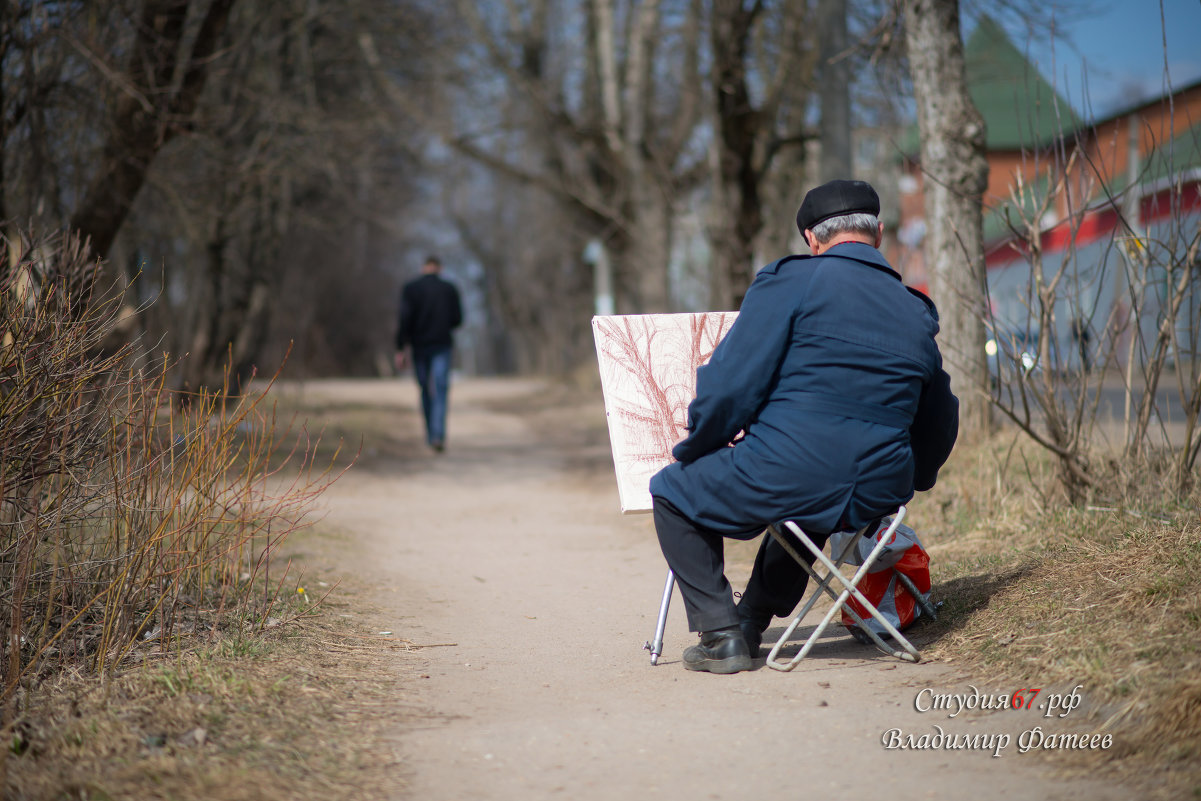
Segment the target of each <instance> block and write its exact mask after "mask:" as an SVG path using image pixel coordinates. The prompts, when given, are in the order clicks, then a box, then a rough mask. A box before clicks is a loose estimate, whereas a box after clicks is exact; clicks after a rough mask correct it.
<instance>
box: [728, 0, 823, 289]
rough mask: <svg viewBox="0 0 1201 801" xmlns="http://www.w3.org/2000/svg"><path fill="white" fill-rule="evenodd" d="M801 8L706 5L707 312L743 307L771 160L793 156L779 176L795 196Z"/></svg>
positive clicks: (802, 90)
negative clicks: (709, 139) (710, 193)
mask: <svg viewBox="0 0 1201 801" xmlns="http://www.w3.org/2000/svg"><path fill="white" fill-rule="evenodd" d="M807 8H808V4H807V3H805V2H792V1H786V2H780V3H771V4H769V3H765V2H762V0H755V1H754V2H750V3H747V2H744V0H713V3H712V8H711V12H710V14H711V16H710V19H709V47H710V49H711V51H712V61H713V67H712V77H711V79H710V91H711V92H712V97H713V110H714V115H713V128H714V132H715V135H714V137H713V145H712V150H713V156H712V161H713V163H714V165H715V166H714V168H713V186H714V198H713V202H712V203H711V205H710V213H709V224H708V233H709V236H710V240H711V241H710V244H711V247H712V251H713V263H712V265H711V284H712V286H711V299H710V304H709V306H710V308H713V309H735V308H737V307H738V306H739V304H740V303H741V300H742V296H743V294H744V293H745V292H746V288H747V286H749V284H750V281H751V278H753V276H754V267H755V264H754V256H755V250H756V245H757V244H758V240H759V236H760V233H761V231H762V230H763V227H764V194H765V192H767V191H768V184H769V183H770V182H771V181H772V180H773V176H772V169H773V166H774V165H775V164H776V158H777V156H778V155H780V153H781V151H784V150H787V151H789V152H790V153H792V154H793V155H794V156H795V158H794V159H793V160H792V164H791V167H792V169H790V170H788V171H787V174H786V175H784V176H783V180H785V181H787V182H788V183H790V184H792V185H793V189H794V191H795V188H796V187H795V184H796V178H797V175H798V174H799V168H800V166H801V162H802V161H803V155H804V150H803V147H802V146H803V144H804V142H805V141H806V139H808V138H812V136H813V134H811V133H809V132H807V131H806V126H805V122H804V108H805V105H806V102H807V100H808V98H809V87H810V85H811V82H812V76H813V69H814V63H815V61H816V59H815V55H814V47H813V43H812V38H813V34H812V30H813V27H812V25H810V24H808V23H809V22H810V19H809V18H808V17H807V15H806V11H807ZM843 90H844V91H845V87H843ZM824 122H825V121H824V120H823V124H824Z"/></svg>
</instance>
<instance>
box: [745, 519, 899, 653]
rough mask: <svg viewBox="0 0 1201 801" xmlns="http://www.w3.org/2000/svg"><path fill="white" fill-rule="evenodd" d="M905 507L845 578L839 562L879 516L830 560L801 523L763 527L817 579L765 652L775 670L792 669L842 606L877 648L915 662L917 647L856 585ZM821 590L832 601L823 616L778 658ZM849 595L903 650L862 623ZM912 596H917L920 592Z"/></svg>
mask: <svg viewBox="0 0 1201 801" xmlns="http://www.w3.org/2000/svg"><path fill="white" fill-rule="evenodd" d="M905 511H906V510H905V507H904V506H901V507H899V508H898V509H897V511H896V514H894V515H893V518H892V523H891V524H890V525H889V526H888V528H887V529H886V530H885V531H884V532H883V533H882V534H880V535H879V536H878V537H877V538H876V540H877V542H876V544H875V546H874V547H873V548H872V550H871V553H869V554H868V556H867V558H866V559H864V560H863V564H861V565H860V566H859V569H858V570H856V571H855V575H854V576H852V577H851V578H849V579H848V578H847V577H846V576H844V575H843V574H842V571H841V570H840V569H839V568H841V567H842V565H843V564H844V563H845V562H847V561H848V560H849V559H851V558H852V557H853V556H855V555H856V554H858V551H859V548H858V546H859V541H860V540H861V539H862V538H863V537H865V536H872V535H875V534H876V532H877V530H878V528H879V524H880V520H874V521H872V522H871V523H869V524H868V525H866V526H864V527H863V528H861V529H859V530H858V531H857V532H855V535H854V536H853V537H849V538H848V539H847V542H846V544H845V545H844V546H843V548H842V552H841V553H840V554H838V556H837V559H836V560H835V561H830V559H829V558H828V557H827V556H826V555H825V554H823V553H822V549H821V548H819V547H817V546H816V545H814V544H813V540H811V539H809V535H807V534H806V533H805V532H804V530H802V529H801V527H800V526H798V525H797V524H796V523H794V522H793V521H791V520H786V521H784V522H783V523H782V524H780V526H769V527H768V529H767V530H768V533H769V534H770V536H772V537H775V539H776V542H778V543H779V544H780V546H781V547H782V548H783V549H784V550H785V552H787V553H788V555H789V556H791V557H792V558H793V559H795V560H796V561H797V562H798V563H800V565H801V567H803V568H804V569H805V572H807V573H808V574H809V575H810V576H811V577H812V578H813V580H814V581H816V582H817V587H816V588H815V589H814V591H813V593H812V594H811V595H810V596H809V600H808V601H806V602H805V605H804V606H803V607H801V611H800V613H799V614H797V616H796V617H795V618H793V619H792V622H791V623H789V624H788V628H786V629H785V630H784V633H783V634H781V635H780V639H779V640H777V641H776V644H775V646H773V647H772V649H771V653H770V654H768V657H767V665H768V667H771V668H774V669H776V670H792V669H793V668H794V667H796V665H797V663H798V662H800V661H801V660H802V659H804V658H805V657H806V656H807V655H808V654H809V651H810V650H811V649H812V648H813V645H814V643H816V642H817V640H818V638H819V637H821V635H822V632H824V631H825V630H826V627H827V626H828V625H830V621H832V620H833V619H834V616H835V615H837V614H838V613H839V611H841V610H843V609H845V610H846V611H847V612H848V613H849V614H850V615H851V617H853V618H854V619H855V622H856V623H858V624H860V625H859V630H860V631H862V632H863V633H864V634H866V635H867V636H868V637H870V638H871V640H872V641H873V642H874V643H875V644H876V645H877V646H878V647H879V648H880V650H882V651H884V653H886V654H890V655H891V656H895V657H896V658H898V659H904V660H906V661H909V662H917V661H918V660H919V659H920V658H921V657H920V655H919V654H918V652H917V649H916V648H914V647H913V644H912V643H911V642H909V640H907V639H906V638H905V637H903V636H902V635H901V632H899V631H897V629H896V627H895V626H893V625H892V623H891V622H889V620H888V619H887V618H886V617H884V615H882V614H881V613H880V611H879V610H878V609H876V607H875V605H874V604H873V603H871V602H870V601H869V600H868V599H867V598H866V597H864V595H863V593H861V592H860V591H859V588H858V587H859V582H860V581H861V580H862V579H863V577H864V576H866V575H867V574H868V573H869V572H870V571H871V567H872V564H873V563H874V562H875V561H876V557H878V556H879V555H880V553H881V552H882V551H883V550H884V548H885V546H887V545H888V543H889V541H890V540H891V539H892V535H893V533H894V532H896V530H897V526H899V525H900V524H901V520H902V519H904V517H905ZM781 527H783V528H784V529H787V530H788V531H789V532H790V533H791V534H792V535H793V536H795V537H796V539H797V541H798V542H800V543H801V544H802V545H803V546H805V548H806V549H807V550H808V551H809V552H810V553H811V554H813V556H814V558H815V564H814V565H812V566H811V565H810V564H809V563H808V562H807V561H806V560H805V559H804V558H803V557H802V556H801V554H799V553H798V552H797V550H796V549H795V548H794V547H793V546H792V543H790V542H789V541H788V538H787V537H785V536H784V534H783V533H782V532H781V531H780V528H781ZM831 555H833V554H831ZM818 563H820V565H821V567H824V568H825V570H826V573H825V575H821V574H820V573H818V568H817V564H818ZM852 564H853V562H852ZM898 575H900V574H898ZM834 581H838V582H841V583H842V585H843V589H842V592H841V593H835V591H834V590H833V589H832V588H831V586H830V585H831V583H832V582H834ZM823 592H824V593H825V594H826V595H829V596H830V597H831V598H833V599H834V604H833V605H832V606H831V607H830V609H829V611H827V612H826V616H825V617H824V618H822V621H821V623H819V624H818V626H817V628H815V629H814V630H813V631H812V632H811V633H810V634H809V637H808V639H806V640H805V644H804V645H803V646H801V650H800V651H798V652H797V654H796V655H795V656H794V657H793V658H792V659H791V660H790V661H788V662H781V661H779V660H778V659H777V656H778V655H779V653H780V649H781V648H782V647H784V643H786V642H788V638H789V637H791V636H792V633H793V632H794V631H796V628H797V626H799V625H800V623H801V620H803V619H804V617H805V616H806V615H807V614H809V611H810V610H811V609H812V608H813V606H814V604H816V603H817V600H818V598H820V597H821V595H822V593H823ZM852 597H854V599H855V600H856V601H858V602H859V603H860V604H861V605H862V606H863V608H864V609H865V610H866V611H867V612H868V614H870V615H871V616H872V617H874V618H875V619H876V620H877V621H879V622H880V624H881V625H882V626H883V627H884V630H885V631H887V632H888V634H889V635H890V636H891V637H892V638H893V641H894V642H896V643H897V644H898V645H899V646H901V648H902V649H903V650H898V649H896V648H893V647H891V646H889V645H888V644H886V643H885V642H884V640H883V639H882V638H881V637H880V635H878V634H877V633H876V632H874V631H872V629H871V628H870V627H869V626H866V625H863V622H864V621H863V618H861V617H860V616H859V614H858V613H857V612H856V611H855V610H854V608H852V607H851V606H848V605H847V601H848V600H849V599H850V598H852ZM915 597H917V598H920V596H915Z"/></svg>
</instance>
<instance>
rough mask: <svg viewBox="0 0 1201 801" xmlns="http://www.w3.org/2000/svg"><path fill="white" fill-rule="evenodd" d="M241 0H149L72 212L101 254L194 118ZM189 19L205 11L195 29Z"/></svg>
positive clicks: (139, 16) (145, 1)
mask: <svg viewBox="0 0 1201 801" xmlns="http://www.w3.org/2000/svg"><path fill="white" fill-rule="evenodd" d="M235 1H236V0H209V1H208V2H207V3H206V2H205V0H143V2H142V3H141V6H140V8H139V9H138V12H137V18H136V20H135V27H134V38H133V44H132V46H131V48H130V51H129V56H128V59H127V61H126V62H125V64H124V66H123V67H122V68H121V69H120V70H119V71H114V72H113V73H112V74H111V75H110V80H112V81H113V82H114V83H115V84H116V85H117V86H119V88H120V90H121V91H120V92H119V93H118V94H117V98H116V102H115V103H114V104H113V107H112V111H111V115H110V117H109V120H108V125H107V131H106V134H105V140H104V145H103V147H102V148H101V158H100V161H99V163H98V165H97V166H96V168H95V171H94V172H93V174H92V178H91V182H90V184H89V185H88V187H87V189H86V190H85V191H84V194H83V199H82V200H81V201H80V202H79V205H78V206H77V207H76V209H75V212H74V213H73V214H72V215H71V227H72V228H73V229H76V230H78V231H80V232H81V233H82V234H83V235H84V236H86V237H88V238H89V239H90V240H91V244H92V248H93V250H94V251H95V253H96V254H97V255H99V256H104V255H105V254H107V253H108V250H109V247H110V246H111V245H112V243H113V240H114V239H115V238H116V236H117V232H118V231H119V230H120V229H121V224H122V223H123V222H124V221H125V218H126V217H127V216H128V214H129V209H130V207H131V206H132V204H133V201H134V198H135V197H137V194H138V191H139V190H140V189H141V188H142V184H143V183H145V180H146V174H147V172H148V171H149V169H150V164H151V162H152V161H153V160H154V157H155V155H156V154H157V153H158V152H159V151H160V150H161V149H162V148H163V146H164V145H166V144H167V142H168V141H170V140H171V139H172V138H173V137H175V136H176V135H177V134H178V133H179V132H180V131H181V130H183V129H184V128H186V127H187V126H188V125H189V124H190V118H191V116H192V113H193V112H194V111H195V110H196V104H197V102H198V101H199V99H200V94H201V92H202V91H203V89H204V83H205V80H206V79H207V78H208V74H209V71H210V68H211V65H212V63H213V60H214V58H215V57H216V55H217V49H218V44H219V42H220V40H221V36H222V34H223V33H224V31H225V26H226V23H227V22H228V20H229V14H230V11H231V10H232V9H233V7H234V4H235ZM189 17H199V19H200V21H199V24H198V25H197V26H196V28H195V31H194V35H193V36H188V34H189V33H193V31H191V30H190V28H189V25H188V22H189Z"/></svg>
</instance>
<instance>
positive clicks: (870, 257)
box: [817, 242, 901, 281]
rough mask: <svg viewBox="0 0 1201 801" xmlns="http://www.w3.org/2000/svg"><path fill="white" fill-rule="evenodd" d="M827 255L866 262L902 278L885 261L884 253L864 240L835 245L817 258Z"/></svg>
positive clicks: (898, 278) (869, 265) (870, 265)
mask: <svg viewBox="0 0 1201 801" xmlns="http://www.w3.org/2000/svg"><path fill="white" fill-rule="evenodd" d="M826 256H839V257H841V258H844V259H851V260H853V261H857V262H861V263H862V264H866V265H867V266H868V267H874V268H876V269H877V270H883V271H884V272H886V273H888V274H889V275H891V276H892V277H893V278H895V279H897V280H898V281H900V280H901V274H900V273H898V272H897V271H896V270H894V269H893V268H892V266H891V265H889V263H888V262H887V261H885V259H884V254H883V253H881V252H880V251H878V250H876V249H875V248H874V247H872V246H871V245H867V244H864V243H862V242H843V243H842V244H840V245H835V246H834V247H832V248H830V249H829V250H827V251H826V252H825V253H823V254H822V255H821V256H818V257H817V258H819V259H820V258H824V257H826Z"/></svg>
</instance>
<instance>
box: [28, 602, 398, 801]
mask: <svg viewBox="0 0 1201 801" xmlns="http://www.w3.org/2000/svg"><path fill="white" fill-rule="evenodd" d="M322 608H323V609H324V610H325V612H326V614H325V615H324V616H322V617H319V618H305V619H302V620H300V621H297V622H294V623H292V624H289V625H286V626H283V627H281V628H279V629H276V630H274V631H269V632H267V633H265V634H256V635H255V636H252V637H236V636H230V637H223V638H221V639H219V640H217V641H216V642H214V643H212V644H205V643H200V642H197V643H192V647H187V648H181V649H179V651H178V652H177V653H176V654H175V655H173V656H171V657H169V658H165V659H160V658H156V657H155V656H154V655H153V654H147V656H148V658H147V659H146V661H145V662H144V663H143V664H142V665H141V666H139V667H136V668H131V669H126V670H123V671H120V672H118V673H117V674H116V675H114V676H113V677H112V678H111V679H110V680H109V681H108V682H104V681H102V680H101V679H100V678H96V677H89V676H85V675H83V674H81V673H73V674H64V675H59V676H58V677H56V678H55V680H54V681H53V682H52V683H48V684H45V685H43V686H41V687H39V688H38V689H37V690H36V691H35V692H33V693H31V694H30V696H29V698H28V699H27V703H26V704H25V714H24V715H23V716H22V720H21V722H20V723H19V725H18V727H17V729H16V736H15V738H14V740H13V742H12V743H11V744H10V745H11V748H10V749H9V753H8V786H7V788H6V793H5V795H4V797H5V798H12V799H115V798H139V799H143V798H145V799H157V798H161V799H168V798H169V799H178V801H191V800H192V799H197V800H199V799H220V800H221V801H241V799H263V798H287V799H300V800H302V801H303V800H304V799H323V800H325V799H339V798H346V799H350V798H354V799H375V798H388V797H393V796H394V794H395V792H396V791H398V789H400V788H401V787H402V785H403V772H402V770H401V768H400V763H399V760H398V757H397V755H396V754H395V752H394V750H393V748H392V744H391V742H390V741H389V739H388V736H387V733H388V732H389V731H390V730H391V729H392V727H393V726H394V725H395V719H396V717H397V716H399V715H401V714H403V715H405V716H407V717H409V718H412V717H413V716H414V715H416V714H420V713H419V711H415V710H413V709H412V708H408V707H406V706H405V703H406V702H405V695H406V694H405V693H404V692H403V691H402V689H398V686H397V685H398V682H401V681H402V680H403V679H404V678H405V676H406V675H407V673H409V672H411V671H412V670H415V669H416V668H415V666H406V663H405V660H404V659H397V658H396V656H397V652H401V651H406V650H413V649H412V646H411V645H410V644H409V643H407V642H406V641H404V640H400V639H397V638H395V637H386V636H380V635H378V631H377V626H376V625H373V617H372V614H371V613H370V612H363V611H360V610H361V602H360V601H359V600H357V599H355V598H354V596H353V595H352V594H350V593H349V591H344V590H342V589H341V588H339V590H338V591H337V594H336V595H334V596H331V597H330V598H329V599H327V601H326V603H325V604H324V605H323V607H322ZM342 615H350V616H349V617H343V616H342Z"/></svg>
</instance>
